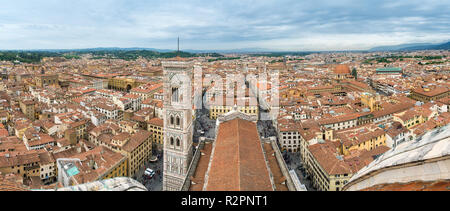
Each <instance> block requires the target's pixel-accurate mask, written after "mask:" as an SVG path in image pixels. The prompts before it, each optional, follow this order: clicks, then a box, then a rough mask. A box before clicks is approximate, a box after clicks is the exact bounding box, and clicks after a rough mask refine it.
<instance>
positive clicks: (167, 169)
mask: <svg viewBox="0 0 450 211" xmlns="http://www.w3.org/2000/svg"><path fill="white" fill-rule="evenodd" d="M162 65H163V71H164V174H163V190H164V191H179V190H181V187H182V186H183V182H184V179H185V178H186V175H187V171H188V168H189V165H190V163H191V160H192V135H193V115H192V114H193V111H192V74H193V69H194V68H193V67H194V66H193V63H192V62H186V61H181V59H180V58H177V59H175V60H171V61H165V62H163V63H162Z"/></svg>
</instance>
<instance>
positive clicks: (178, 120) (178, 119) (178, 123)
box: [177, 116, 180, 126]
mask: <svg viewBox="0 0 450 211" xmlns="http://www.w3.org/2000/svg"><path fill="white" fill-rule="evenodd" d="M177 126H180V117H178V116H177Z"/></svg>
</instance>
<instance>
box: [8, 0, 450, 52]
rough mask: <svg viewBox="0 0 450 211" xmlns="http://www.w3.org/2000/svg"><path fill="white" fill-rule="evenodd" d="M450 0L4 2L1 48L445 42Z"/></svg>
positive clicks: (340, 46)
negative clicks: (179, 42) (177, 44)
mask: <svg viewBox="0 0 450 211" xmlns="http://www.w3.org/2000/svg"><path fill="white" fill-rule="evenodd" d="M449 11H450V1H443V0H405V1H403V0H402V1H399V0H397V1H385V0H371V1H362V0H357V1H351V0H339V1H337V0H311V1H310V0H302V1H300V0H285V1H284V0H277V1H269V0H267V1H266V0H236V1H235V0H226V1H225V0H182V1H174V0H126V1H125V0H96V1H92V0H14V1H12V0H8V1H2V3H1V6H0V49H70V48H92V47H149V48H163V49H176V39H177V36H180V37H181V48H182V49H242V48H265V49H272V50H295V51H297V50H298V51H301V50H364V49H368V48H370V47H373V46H379V45H393V44H403V43H417V42H432V43H437V42H444V41H448V40H450V13H449Z"/></svg>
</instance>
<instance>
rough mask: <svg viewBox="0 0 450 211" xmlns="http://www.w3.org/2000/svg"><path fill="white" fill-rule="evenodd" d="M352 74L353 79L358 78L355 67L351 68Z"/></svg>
mask: <svg viewBox="0 0 450 211" xmlns="http://www.w3.org/2000/svg"><path fill="white" fill-rule="evenodd" d="M352 75H353V77H355V79H358V71H357V70H356V68H353V70H352Z"/></svg>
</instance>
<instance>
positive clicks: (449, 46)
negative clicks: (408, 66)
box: [401, 42, 450, 51]
mask: <svg viewBox="0 0 450 211" xmlns="http://www.w3.org/2000/svg"><path fill="white" fill-rule="evenodd" d="M401 50H403V51H415V50H450V42H446V43H442V44H437V45H426V46H411V47H407V48H403V49H401Z"/></svg>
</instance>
